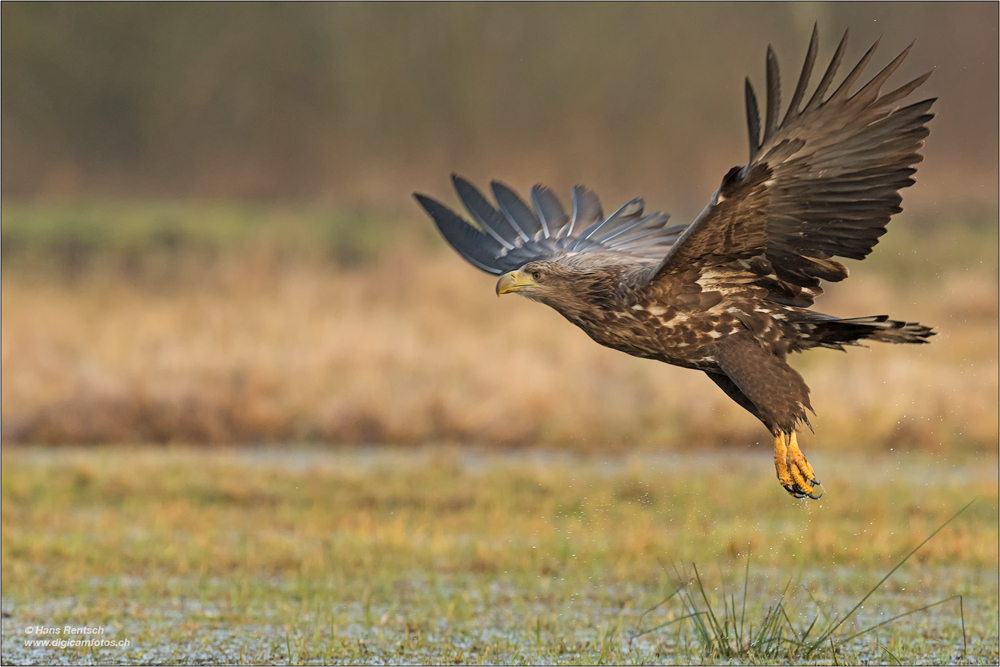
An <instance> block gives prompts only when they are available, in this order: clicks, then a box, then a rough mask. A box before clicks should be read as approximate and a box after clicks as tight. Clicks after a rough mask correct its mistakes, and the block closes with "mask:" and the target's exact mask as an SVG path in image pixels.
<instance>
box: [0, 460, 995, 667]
mask: <svg viewBox="0 0 1000 667" xmlns="http://www.w3.org/2000/svg"><path fill="white" fill-rule="evenodd" d="M814 458H816V459H817V461H816V463H817V464H819V465H822V467H823V469H824V470H825V477H826V479H825V480H824V481H825V482H826V488H827V489H828V493H827V496H825V497H824V498H823V499H822V500H821V501H818V502H813V503H806V502H793V501H790V500H789V499H788V498H787V497H786V495H785V494H784V492H782V491H781V490H780V489H779V488H777V486H776V485H775V483H774V481H773V479H772V476H773V470H772V469H771V463H770V461H769V454H768V453H767V452H760V453H759V454H757V455H753V456H750V455H743V454H735V453H712V454H702V455H691V454H667V455H652V454H641V455H632V456H624V457H622V456H582V457H581V456H579V455H573V454H569V453H565V452H563V453H560V452H557V451H552V450H547V451H546V450H530V451H529V450H524V451H521V452H520V453H506V454H504V453H489V452H486V451H483V450H473V449H455V448H427V447H423V448H406V449H398V448H396V449H393V448H362V449H357V448H354V449H344V450H328V449H323V448H281V449H279V448H264V449H261V448H250V449H246V448H244V449H226V448H220V449H204V448H203V449H190V448H177V447H168V448H149V447H132V448H129V447H105V448H80V447H77V448H69V449H67V448H55V449H51V448H43V449H38V448H18V447H15V448H11V447H9V446H8V447H5V448H4V450H3V459H2V463H3V468H2V470H3V473H2V474H3V483H2V488H3V505H2V507H3V535H2V537H3V539H2V545H3V546H2V549H3V550H2V559H3V576H2V584H3V610H4V613H5V616H6V615H8V614H9V617H5V618H4V620H3V630H4V632H3V662H4V664H21V663H35V664H37V663H45V662H50V661H51V662H61V663H74V662H84V663H88V664H96V663H101V664H104V663H112V662H121V661H128V662H142V663H220V662H235V663H260V662H264V663H309V662H342V663H358V662H364V663H372V662H374V663H383V662H392V663H414V662H418V663H420V662H424V663H428V662H429V663H453V662H460V663H463V662H464V663H525V662H529V663H530V662H536V663H537V662H542V663H570V664H572V663H591V664H593V663H595V662H599V661H603V662H605V663H627V664H638V663H648V662H667V663H670V662H682V663H703V662H705V661H717V662H725V661H726V659H725V656H724V654H722V653H721V652H720V650H719V648H718V647H715V648H713V647H712V645H711V644H710V643H706V642H704V641H702V640H699V638H698V636H697V634H696V632H695V626H694V625H693V622H692V621H691V620H690V619H689V620H684V621H678V622H675V623H673V624H670V625H667V626H666V627H662V628H660V629H657V630H654V631H652V632H648V633H645V634H642V633H643V632H644V631H645V630H648V629H651V628H656V627H657V626H660V625H662V624H664V623H669V622H670V621H677V619H679V618H681V617H682V616H684V615H685V614H687V613H690V610H688V609H687V608H686V607H685V606H684V603H683V601H682V599H681V597H680V596H675V597H674V598H672V599H670V600H668V601H667V602H665V603H663V604H660V603H661V601H663V600H664V598H665V597H667V595H668V594H669V593H670V592H671V591H672V590H673V589H674V587H675V586H676V585H677V584H678V583H683V584H690V585H691V588H690V589H687V590H690V591H691V592H692V594H693V601H694V604H695V605H696V608H695V610H696V611H705V610H706V609H707V608H708V605H707V604H706V603H705V602H704V601H703V600H702V598H701V593H700V592H698V588H697V586H696V584H695V583H694V580H693V573H694V569H693V568H694V567H697V569H698V573H699V575H700V577H701V579H702V582H703V586H704V590H705V593H706V595H707V600H708V602H710V603H711V605H712V606H713V608H714V611H715V613H716V614H717V615H718V616H719V617H720V618H722V617H723V612H722V608H723V600H726V601H727V603H728V602H729V601H730V600H732V601H733V604H735V607H734V609H735V610H736V612H737V613H736V616H740V617H742V618H744V619H745V625H746V626H753V627H754V628H755V629H759V628H760V627H761V626H762V624H763V621H764V619H765V616H766V612H767V609H768V608H769V607H771V606H774V605H775V604H776V603H777V602H778V601H781V602H782V603H783V605H784V606H783V609H784V611H785V613H786V614H787V621H786V620H782V622H781V623H780V626H779V627H778V628H777V632H778V634H779V635H780V636H781V637H782V639H783V641H782V643H781V644H780V645H779V646H778V647H777V648H776V649H775V650H774V651H773V652H771V653H768V652H766V651H765V650H763V647H757V648H756V649H754V648H752V647H751V648H750V649H748V651H747V652H746V653H743V654H742V655H740V656H738V657H735V658H733V660H735V661H736V662H744V663H745V662H750V663H774V662H778V663H780V662H785V661H800V660H807V661H809V662H814V663H817V664H831V663H833V662H834V661H835V660H836V661H838V662H839V663H841V664H843V663H847V664H852V663H853V664H857V663H859V662H871V663H881V664H895V663H894V662H893V658H890V657H889V655H890V654H891V655H892V656H894V657H895V659H896V660H899V661H901V662H904V663H914V662H925V663H942V662H944V663H948V662H959V663H972V664H995V663H996V661H997V659H998V654H997V612H998V607H997V603H998V601H997V583H998V581H997V562H998V560H997V541H998V534H997V520H998V514H997V472H996V460H995V459H992V460H991V461H988V462H987V461H983V460H982V459H967V460H964V461H963V460H960V458H955V457H948V456H927V455H921V456H914V455H887V454H882V455H878V456H875V457H873V458H868V457H863V456H859V455H856V454H851V455H837V456H833V455H827V454H824V453H818V454H817V455H816V456H815V457H814ZM985 463H989V465H985ZM974 496H978V500H977V501H976V502H975V504H973V506H972V507H971V508H970V509H969V510H968V511H966V512H965V513H964V514H962V515H961V516H960V517H959V518H958V519H956V520H955V521H954V522H953V523H951V524H949V525H948V526H947V527H946V528H945V529H944V530H943V531H942V532H941V534H939V535H938V536H937V537H936V538H935V539H933V540H931V541H930V542H929V543H928V544H927V545H926V546H924V547H923V548H922V549H921V550H920V551H918V552H917V554H916V555H915V556H913V557H912V558H911V559H910V560H909V561H908V562H907V563H906V564H905V565H904V566H903V567H902V568H901V569H900V570H899V571H897V572H896V573H895V574H894V575H893V576H892V577H891V578H890V579H889V580H888V582H887V583H886V584H885V585H884V586H883V587H882V588H880V589H879V590H878V591H877V592H876V593H875V594H874V595H873V596H872V597H871V598H869V600H868V601H866V603H865V604H864V606H863V607H862V608H861V609H859V610H858V612H857V613H856V614H855V615H853V616H852V617H850V618H849V619H848V620H847V621H846V622H845V623H844V624H843V625H842V626H841V627H840V628H839V629H838V630H837V631H836V632H835V633H834V635H833V646H835V647H836V658H835V657H834V653H833V652H832V651H833V648H831V646H829V645H828V644H829V642H825V643H824V644H823V646H822V647H821V648H819V649H818V650H817V651H816V652H815V653H813V654H812V655H808V656H807V655H806V654H804V653H803V651H802V649H801V647H797V646H796V644H795V643H794V642H793V641H792V640H793V639H794V638H796V637H800V636H801V634H802V633H803V632H805V630H806V628H807V627H808V626H809V624H810V622H811V621H812V620H813V618H814V617H817V616H818V617H819V621H818V622H817V630H818V628H819V627H829V625H831V620H832V619H836V618H843V617H844V616H845V615H846V614H847V612H848V611H849V610H850V609H851V608H852V607H853V606H854V605H855V604H856V603H857V602H858V601H859V600H860V599H861V598H862V597H863V596H864V594H865V593H866V592H867V591H868V590H870V589H871V588H872V586H874V585H875V584H876V583H877V582H878V581H879V579H881V578H882V576H883V575H885V574H886V573H887V572H888V571H889V570H890V569H891V568H892V566H893V565H895V564H896V563H897V562H899V560H900V559H901V558H902V557H903V556H905V554H906V553H907V552H908V551H910V550H911V549H912V548H913V547H915V546H917V545H918V544H919V543H920V542H921V541H922V540H923V539H924V538H926V537H927V536H928V535H930V534H931V533H932V532H933V531H934V529H935V528H937V527H938V526H940V525H941V524H942V523H943V522H944V521H945V520H946V519H947V518H948V517H950V516H951V515H953V514H954V513H955V511H956V510H957V509H959V508H960V507H961V506H962V505H964V504H965V503H967V502H968V501H969V500H971V499H972V498H973V497H974ZM748 565H749V570H748V571H747V570H746V568H747V566H748ZM674 568H677V570H676V572H675V569H674ZM744 585H746V591H747V592H746V601H745V602H744V597H743V596H744ZM786 586H787V593H786V594H785V595H784V598H782V597H781V593H782V591H783V590H785V588H786ZM954 595H961V596H962V601H961V606H960V605H959V601H958V600H957V599H956V600H951V601H949V602H947V603H945V604H942V605H939V606H937V607H935V608H933V609H931V610H928V611H926V612H921V613H919V614H915V615H912V616H909V617H906V618H903V619H900V620H898V621H896V622H894V623H891V624H889V625H887V626H884V627H881V628H879V629H878V630H877V631H875V632H870V633H867V634H863V635H861V636H859V637H857V638H854V639H849V638H850V637H851V635H853V634H855V633H857V632H860V631H862V630H865V629H866V628H868V627H870V626H872V625H876V624H878V623H880V622H882V621H885V620H888V619H889V618H891V617H892V616H893V615H895V614H900V613H903V612H906V611H909V610H911V609H915V608H918V607H921V606H924V605H927V604H930V603H933V602H937V601H940V600H944V599H946V598H950V597H952V596H954ZM744 605H745V611H743V608H744ZM647 610H651V611H649V612H648V613H644V612H646V611H647ZM67 624H69V625H73V626H90V627H98V626H99V627H104V628H106V633H107V634H106V637H107V638H109V639H113V640H122V639H128V640H130V642H131V645H130V646H129V647H126V648H117V647H116V648H104V649H78V648H66V649H55V648H34V649H28V648H25V646H24V640H25V639H30V638H31V636H28V635H26V634H25V632H24V628H25V627H28V626H35V625H39V626H59V627H62V626H64V625H67ZM963 624H964V632H965V635H964V640H963ZM816 634H819V633H818V632H815V633H814V634H813V636H815V635H816ZM848 639H849V640H848ZM844 640H848V641H844Z"/></svg>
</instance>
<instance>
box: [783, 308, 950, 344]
mask: <svg viewBox="0 0 1000 667" xmlns="http://www.w3.org/2000/svg"><path fill="white" fill-rule="evenodd" d="M803 324H806V326H805V327H802V328H801V329H800V331H801V334H802V343H803V347H804V348H811V347H828V348H833V349H836V350H843V349H844V347H843V346H844V345H863V341H866V340H873V341H876V342H879V343H897V344H902V343H910V344H921V343H929V342H930V341H929V340H927V339H928V338H930V337H931V336H935V335H937V334H936V332H935V331H934V330H933V329H932V328H931V327H926V326H924V325H923V324H919V323H917V322H901V321H899V320H890V319H889V316H888V315H871V316H869V317H853V318H850V319H844V320H842V319H836V318H830V319H824V320H820V321H815V320H813V321H811V322H808V323H803Z"/></svg>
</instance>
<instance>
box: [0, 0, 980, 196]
mask: <svg viewBox="0 0 1000 667" xmlns="http://www.w3.org/2000/svg"><path fill="white" fill-rule="evenodd" d="M2 18H3V21H2V37H3V39H2V47H0V48H2V75H3V77H2V78H3V83H2V85H3V100H2V118H3V146H2V147H3V152H4V156H5V158H6V159H5V160H4V161H3V172H2V177H3V194H4V197H5V198H11V197H18V198H24V197H38V196H47V195H69V196H86V197H93V196H105V195H113V196H129V197H135V196H152V197H189V196H198V197H226V198H231V197H239V198H250V199H254V200H263V199H275V198H278V199H295V198H302V197H307V198H325V199H326V200H327V201H334V202H337V203H339V204H346V203H351V204H358V203H360V204H365V205H369V204H371V203H372V202H379V203H387V202H388V203H392V204H398V205H406V204H408V202H407V201H406V200H407V198H408V196H409V193H410V192H411V191H413V190H414V189H427V190H431V191H441V190H444V189H446V187H447V181H446V176H447V174H448V173H450V172H451V171H460V172H462V173H465V174H467V175H469V176H471V177H474V178H475V179H477V180H482V179H485V178H491V177H500V178H505V179H509V180H513V181H516V184H517V185H519V186H523V185H530V184H531V183H533V182H534V181H536V180H543V181H546V182H550V183H552V184H553V185H556V186H558V187H559V189H560V190H561V191H562V190H565V189H566V188H568V187H569V186H570V185H572V184H573V183H575V182H578V181H583V180H585V181H587V182H588V183H590V184H592V185H594V186H600V188H601V190H600V191H601V192H606V193H608V195H606V196H610V198H611V199H613V200H618V199H619V198H631V197H633V196H635V195H637V194H642V195H645V196H646V197H647V198H648V199H652V198H654V197H655V198H657V199H658V200H660V199H662V203H658V204H657V205H661V206H662V205H666V204H669V205H670V206H671V207H672V210H673V212H674V213H686V212H689V211H694V212H697V210H700V207H701V206H702V205H703V202H704V201H705V199H706V197H707V195H708V194H710V193H711V191H712V190H714V188H715V187H716V186H717V184H718V181H719V179H720V177H721V175H722V174H724V173H725V171H726V169H728V167H730V166H732V165H735V164H741V163H742V161H743V160H744V159H745V158H744V156H745V154H746V148H745V143H746V139H745V130H744V110H743V103H742V97H743V96H742V83H743V81H742V79H743V77H744V76H745V75H749V76H750V77H751V79H752V80H754V81H756V82H757V83H758V88H759V87H760V85H761V82H762V80H763V72H764V50H765V47H766V45H767V44H768V43H771V44H773V45H774V46H775V49H776V51H777V53H778V55H779V58H780V62H781V63H782V65H783V74H784V77H785V80H786V88H787V87H789V86H791V85H792V84H791V82H790V81H789V80H794V77H795V76H796V75H797V72H798V68H799V67H800V66H801V61H802V58H803V57H804V53H805V48H806V45H807V43H808V38H809V32H810V30H811V29H812V26H813V24H814V23H818V24H819V29H820V33H821V38H822V39H821V53H820V59H821V60H824V59H828V58H829V56H830V54H831V53H832V50H833V48H834V46H835V45H836V42H837V40H838V39H839V37H840V35H841V33H842V32H843V30H844V29H846V28H850V29H851V31H852V32H851V38H852V40H851V48H850V49H849V51H848V56H847V59H848V60H851V59H852V58H853V59H856V58H857V57H859V56H860V54H861V53H862V52H863V51H864V49H866V48H867V47H868V45H869V44H870V43H871V42H873V41H874V40H875V39H876V38H878V37H879V36H880V35H884V37H883V43H882V45H881V47H880V53H879V54H878V55H877V56H876V58H875V63H874V64H873V66H872V67H873V68H874V67H876V66H879V65H880V64H885V63H886V62H888V61H889V60H890V59H891V57H892V56H893V55H895V53H897V52H898V51H899V50H901V49H902V48H903V47H905V46H906V45H907V44H908V43H910V42H911V41H913V40H916V48H915V49H914V51H913V53H912V54H911V55H910V57H909V59H908V61H907V63H906V64H904V66H903V68H902V69H901V71H900V72H899V73H897V74H896V79H895V80H896V81H899V82H902V81H904V80H906V79H905V77H911V78H912V77H913V76H916V75H918V74H922V73H923V72H925V71H927V70H934V71H935V76H933V77H932V78H931V79H930V81H929V82H928V84H927V85H926V86H925V87H924V88H923V89H922V92H925V93H926V94H927V95H936V96H940V98H941V100H940V101H939V102H938V104H937V105H936V106H935V111H936V112H937V113H938V118H937V119H936V120H935V121H934V122H933V123H932V127H933V135H932V139H931V141H930V142H929V143H928V146H927V151H926V154H927V158H928V159H927V164H926V166H924V167H921V184H920V188H921V189H923V188H925V187H927V188H931V189H933V190H935V196H940V197H945V198H948V199H958V200H965V199H968V198H969V197H972V198H975V199H979V200H983V201H989V202H992V201H993V200H995V198H996V193H997V189H996V188H997V183H996V180H997V179H996V166H997V165H996V146H997V99H998V88H997V81H998V74H997V62H998V53H997V33H996V27H997V6H996V5H995V4H993V3H829V4H826V3H817V4H812V3H809V4H800V3H771V4H746V3H706V4H699V3H664V4H658V3H635V4H629V3H600V2H596V3H582V4H575V3H537V4H536V3H531V4H509V3H426V4H425V3H404V4H396V3H391V4H390V3H386V4H375V3H335V4H328V3H287V4H286V3H248V4H236V5H233V4H228V3H219V4H215V3H180V4H157V3H150V4H147V3H127V2H126V3H114V4H102V3H68V4H67V3H5V4H4V6H3V8H2ZM786 94H787V92H786ZM910 196H912V195H910Z"/></svg>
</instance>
